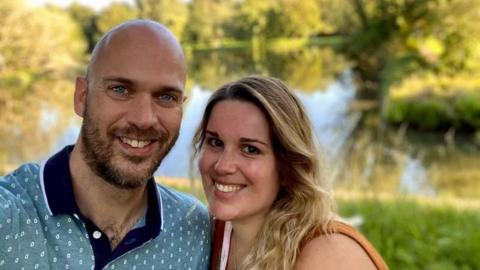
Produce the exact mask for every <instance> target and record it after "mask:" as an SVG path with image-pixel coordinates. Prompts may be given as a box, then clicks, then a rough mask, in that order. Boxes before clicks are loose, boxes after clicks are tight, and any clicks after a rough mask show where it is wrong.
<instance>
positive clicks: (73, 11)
mask: <svg viewBox="0 0 480 270" xmlns="http://www.w3.org/2000/svg"><path fill="white" fill-rule="evenodd" d="M66 11H67V12H68V13H69V14H70V16H72V18H73V19H75V21H77V23H78V24H79V25H80V26H81V27H82V31H83V35H84V38H85V40H86V41H87V43H88V49H87V53H88V52H91V51H92V50H93V47H95V43H96V42H97V40H96V37H98V29H97V24H96V20H97V14H96V13H95V11H94V10H93V9H92V8H91V7H88V6H84V5H82V4H79V3H77V2H74V3H72V4H71V5H70V6H68V7H67V9H66Z"/></svg>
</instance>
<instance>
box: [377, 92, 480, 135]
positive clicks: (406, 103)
mask: <svg viewBox="0 0 480 270" xmlns="http://www.w3.org/2000/svg"><path fill="white" fill-rule="evenodd" d="M386 120H387V122H389V123H391V124H394V125H400V124H402V123H408V124H409V126H411V127H413V128H418V129H421V130H444V131H445V130H448V129H449V128H450V127H454V128H456V129H460V130H467V131H469V130H480V92H473V93H469V94H467V93H457V94H456V95H453V96H445V97H441V96H435V95H423V96H413V97H403V98H392V99H390V101H389V103H388V105H387V108H386Z"/></svg>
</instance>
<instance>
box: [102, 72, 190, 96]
mask: <svg viewBox="0 0 480 270" xmlns="http://www.w3.org/2000/svg"><path fill="white" fill-rule="evenodd" d="M102 82H103V83H105V82H119V83H123V84H126V85H137V84H138V82H137V81H136V80H133V79H129V78H125V77H119V76H105V77H103V78H102ZM156 92H177V93H180V94H183V92H184V91H183V89H180V88H177V87H174V86H162V87H158V88H157V89H156Z"/></svg>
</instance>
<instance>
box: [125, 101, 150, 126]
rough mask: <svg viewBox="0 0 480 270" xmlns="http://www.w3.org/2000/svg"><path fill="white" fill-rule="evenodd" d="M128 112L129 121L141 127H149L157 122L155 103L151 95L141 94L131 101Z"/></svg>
mask: <svg viewBox="0 0 480 270" xmlns="http://www.w3.org/2000/svg"><path fill="white" fill-rule="evenodd" d="M128 106H130V108H129V111H128V113H127V121H128V123H130V124H132V125H135V126H136V127H138V128H139V129H148V128H151V127H152V126H154V125H155V123H156V122H157V114H156V108H155V103H154V102H153V100H152V98H151V97H148V96H145V95H139V96H137V97H135V99H133V100H132V102H130V104H129V105H128Z"/></svg>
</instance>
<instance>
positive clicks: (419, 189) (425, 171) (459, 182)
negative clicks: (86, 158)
mask: <svg viewBox="0 0 480 270" xmlns="http://www.w3.org/2000/svg"><path fill="white" fill-rule="evenodd" d="M188 58H189V61H190V62H189V72H190V73H189V74H190V76H189V85H188V87H187V88H188V89H189V90H188V94H187V95H188V96H189V99H188V103H187V104H186V107H185V113H184V120H183V123H182V127H181V131H180V137H179V140H178V142H177V144H176V145H175V147H174V148H173V149H172V153H171V155H169V156H168V157H167V158H166V159H165V160H164V162H163V163H162V166H161V167H160V168H159V170H158V171H157V172H156V174H157V175H162V176H171V177H186V176H188V174H189V168H188V163H189V159H190V147H191V146H190V143H191V139H192V136H193V131H194V129H195V128H196V126H197V125H198V122H199V120H200V116H201V114H202V113H203V107H204V106H205V103H206V101H207V99H208V97H209V96H210V93H211V91H212V90H213V89H216V88H217V87H218V86H220V85H221V84H224V83H226V82H228V81H232V80H234V79H237V78H239V77H240V76H243V75H246V74H252V73H261V74H266V75H272V76H276V77H279V78H281V79H283V80H284V81H286V82H287V84H289V85H290V86H291V87H292V88H294V89H295V91H296V92H297V94H298V95H299V97H300V99H301V100H302V102H303V103H304V105H305V107H306V109H307V112H308V114H309V116H310V119H311V121H312V124H313V127H314V130H315V132H316V134H317V137H318V140H319V142H320V146H321V147H322V148H323V151H324V153H325V157H326V160H327V163H328V164H329V170H330V171H331V176H332V179H334V181H335V185H336V186H337V188H347V189H361V190H373V191H379V192H399V191H400V192H406V193H416V194H423V195H435V194H441V195H443V194H448V195H455V196H464V197H478V196H480V182H479V181H477V180H478V179H479V178H480V167H479V166H478V161H479V160H480V147H479V146H478V145H476V144H474V143H473V139H472V138H469V137H465V136H456V137H455V136H447V137H448V138H449V139H448V140H445V139H444V137H443V134H430V135H428V134H423V133H419V134H416V133H414V132H411V131H407V132H406V129H400V130H391V131H389V132H388V133H387V134H386V135H385V138H384V139H382V140H379V139H378V136H376V135H375V134H376V126H375V125H370V124H368V121H367V123H366V122H364V121H361V119H363V118H364V116H363V115H362V113H361V112H356V111H354V110H352V108H351V106H350V103H351V102H352V101H353V99H354V93H355V87H354V84H353V82H352V80H351V77H350V74H349V72H345V71H344V70H348V69H347V68H346V66H345V63H344V62H343V61H342V59H341V58H339V57H338V56H336V55H334V54H333V52H332V51H331V50H329V49H324V48H314V47H311V48H305V49H302V50H298V51H293V52H288V53H282V52H278V51H277V52H265V53H264V54H263V55H262V57H260V58H258V61H257V62H255V61H253V60H252V59H253V56H252V52H251V51H249V50H228V51H221V50H218V51H210V52H207V51H203V52H194V53H190V54H189V55H188ZM35 88H36V90H35V91H34V90H33V89H32V91H34V92H35V94H34V95H30V97H29V98H27V99H25V100H17V101H15V102H14V103H12V104H7V105H8V106H10V107H8V106H7V107H8V108H10V109H8V110H5V111H1V112H0V122H1V123H2V126H0V173H2V174H3V173H5V172H7V171H10V170H12V169H14V168H15V167H16V166H18V165H19V164H20V163H23V162H27V161H32V160H37V161H38V160H42V159H44V158H46V157H47V156H48V155H49V154H50V153H53V152H56V151H58V150H59V149H61V148H62V147H63V146H64V145H66V144H71V143H74V142H75V140H76V138H77V136H78V132H79V123H80V119H79V118H78V117H76V116H74V114H73V104H72V96H73V79H70V80H60V81H58V80H56V81H55V82H51V81H43V82H39V84H36V85H35ZM40 90H42V91H40ZM1 94H2V93H1V92H0V101H1ZM2 106H3V107H2ZM7 107H6V105H4V104H1V102H0V109H2V108H7ZM5 112H8V113H5Z"/></svg>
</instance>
